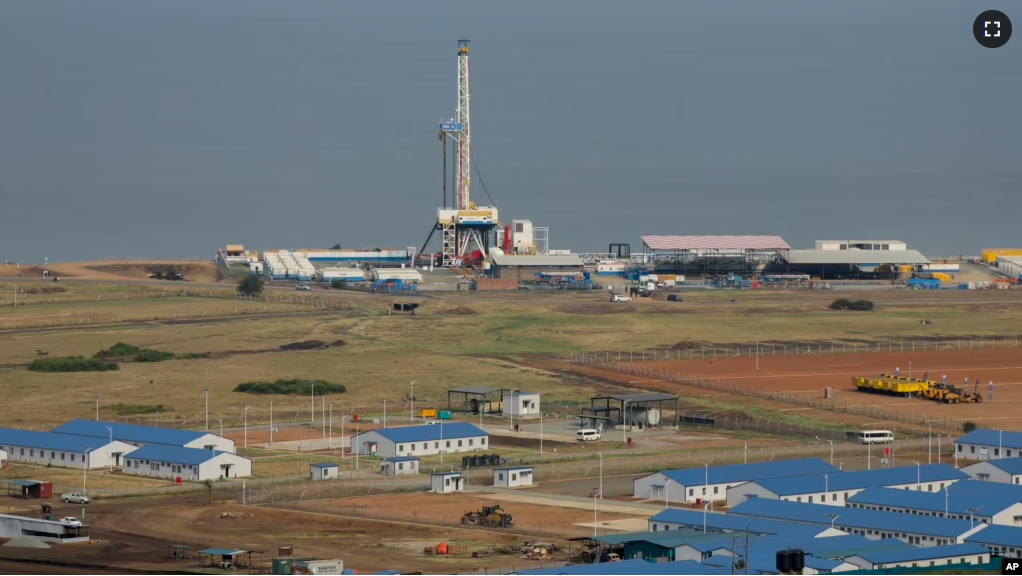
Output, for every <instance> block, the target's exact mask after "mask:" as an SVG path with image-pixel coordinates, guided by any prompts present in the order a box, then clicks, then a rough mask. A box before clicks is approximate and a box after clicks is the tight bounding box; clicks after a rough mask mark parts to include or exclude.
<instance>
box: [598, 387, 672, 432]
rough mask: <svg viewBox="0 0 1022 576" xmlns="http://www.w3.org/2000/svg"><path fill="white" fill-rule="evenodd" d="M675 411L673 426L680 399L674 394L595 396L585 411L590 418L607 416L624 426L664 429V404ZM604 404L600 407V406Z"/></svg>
mask: <svg viewBox="0 0 1022 576" xmlns="http://www.w3.org/2000/svg"><path fill="white" fill-rule="evenodd" d="M665 402H667V403H668V407H672V406H671V404H673V409H674V417H673V418H672V419H671V422H672V424H671V425H672V426H673V425H674V423H675V422H676V421H677V419H678V397H677V396H675V395H673V394H661V393H651V394H619V395H614V396H594V397H592V398H590V399H589V408H585V409H583V412H584V413H585V415H591V416H590V417H600V416H606V417H610V418H612V421H613V422H615V423H617V424H620V425H622V426H624V425H625V424H626V423H627V424H629V425H633V424H638V425H639V426H640V427H643V428H644V427H647V426H657V427H662V426H663V425H664V421H665V420H667V419H666V418H664V417H663V409H664V403H665ZM601 403H602V404H603V405H602V406H600V404H601Z"/></svg>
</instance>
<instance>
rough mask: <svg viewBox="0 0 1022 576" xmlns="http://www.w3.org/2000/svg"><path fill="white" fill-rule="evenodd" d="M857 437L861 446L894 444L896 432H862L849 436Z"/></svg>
mask: <svg viewBox="0 0 1022 576" xmlns="http://www.w3.org/2000/svg"><path fill="white" fill-rule="evenodd" d="M852 434H854V435H855V441H856V442H858V443H859V444H893V443H894V432H891V431H890V430H862V431H860V432H851V433H849V434H848V435H849V436H851V435H852Z"/></svg>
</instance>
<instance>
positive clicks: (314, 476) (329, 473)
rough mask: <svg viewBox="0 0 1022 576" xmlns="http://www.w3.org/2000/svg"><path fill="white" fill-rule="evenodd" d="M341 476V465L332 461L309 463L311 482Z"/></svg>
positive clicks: (334, 478)
mask: <svg viewBox="0 0 1022 576" xmlns="http://www.w3.org/2000/svg"><path fill="white" fill-rule="evenodd" d="M340 477H341V467H340V466H338V465H337V464H334V463H332V462H325V463H322V464H311V465H310V466H309V479H310V480H312V481H313V482H319V481H322V480H336V479H338V478H340Z"/></svg>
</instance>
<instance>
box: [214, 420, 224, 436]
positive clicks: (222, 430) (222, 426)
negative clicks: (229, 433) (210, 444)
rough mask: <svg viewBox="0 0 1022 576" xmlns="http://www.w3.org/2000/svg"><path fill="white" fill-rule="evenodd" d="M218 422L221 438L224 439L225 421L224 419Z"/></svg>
mask: <svg viewBox="0 0 1022 576" xmlns="http://www.w3.org/2000/svg"><path fill="white" fill-rule="evenodd" d="M216 421H217V422H219V423H220V437H221V438H223V437H224V419H223V418H217V419H216Z"/></svg>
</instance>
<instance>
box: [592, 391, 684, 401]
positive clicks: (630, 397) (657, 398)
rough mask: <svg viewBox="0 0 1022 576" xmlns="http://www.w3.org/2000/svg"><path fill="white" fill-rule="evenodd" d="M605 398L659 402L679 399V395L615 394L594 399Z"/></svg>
mask: <svg viewBox="0 0 1022 576" xmlns="http://www.w3.org/2000/svg"><path fill="white" fill-rule="evenodd" d="M603 398H610V399H611V400H619V401H621V402H628V403H629V404H631V403H632V402H657V401H660V400H664V401H667V400H677V399H678V397H677V396H675V395H674V394H655V393H654V394H614V395H611V396H596V397H594V398H593V400H602V399H603Z"/></svg>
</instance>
